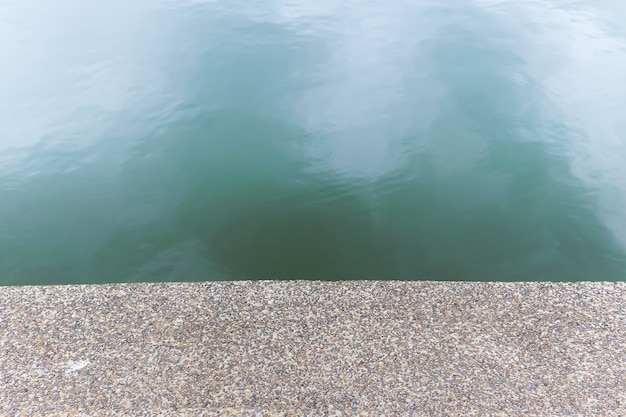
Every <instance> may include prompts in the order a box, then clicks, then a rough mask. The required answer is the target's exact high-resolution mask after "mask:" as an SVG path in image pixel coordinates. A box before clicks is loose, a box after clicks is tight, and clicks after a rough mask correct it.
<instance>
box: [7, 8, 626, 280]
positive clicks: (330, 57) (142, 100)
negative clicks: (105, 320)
mask: <svg viewBox="0 0 626 417" xmlns="http://www.w3.org/2000/svg"><path fill="white" fill-rule="evenodd" d="M624 22H626V2H624V1H622V0H598V1H590V0H586V1H569V0H567V1H565V0H522V1H517V2H511V1H502V0H449V1H439V2H435V1H415V0H393V1H389V2H384V1H377V0H359V1H344V2H341V1H329V0H263V1H258V0H252V1H250V0H246V1H242V0H228V1H227V0H162V1H154V0H107V1H96V2H81V1H78V0H53V1H49V2H45V1H34V0H19V1H18V0H8V1H4V2H2V3H0V285H13V284H50V283H101V282H114V281H162V280H163V281H173V280H174V281H176V280H186V281H192V280H193V281H195V280H217V279H270V278H271V279H434V280H504V281H509V280H623V279H625V278H626V24H624Z"/></svg>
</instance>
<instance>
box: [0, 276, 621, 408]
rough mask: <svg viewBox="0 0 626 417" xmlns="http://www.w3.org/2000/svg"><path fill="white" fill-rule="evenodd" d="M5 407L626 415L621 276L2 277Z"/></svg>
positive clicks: (0, 352) (0, 349)
mask: <svg viewBox="0 0 626 417" xmlns="http://www.w3.org/2000/svg"><path fill="white" fill-rule="evenodd" d="M0 329H1V330H2V331H1V332H0V416H40V415H46V416H48V415H49V416H76V417H78V416H109V415H111V416H112V415H124V416H126V415H128V416H214V415H215V416H216V415H220V416H330V415H342V416H351V415H355V416H356V415H360V416H366V415H367V416H382V415H385V416H422V415H423V416H452V415H459V416H471V415H476V416H488V415H494V416H495V415H502V416H508V415H511V416H531V415H537V416H574V415H581V416H587V415H589V416H595V415H597V416H625V415H626V353H625V352H626V282H622V283H608V282H596V283H592V282H585V283H537V282H535V283H471V282H428V281H417V282H415V281H414V282H401V281H341V282H318V281H240V282H204V283H160V284H112V285H86V286H48V287H44V286H40V287H0Z"/></svg>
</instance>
